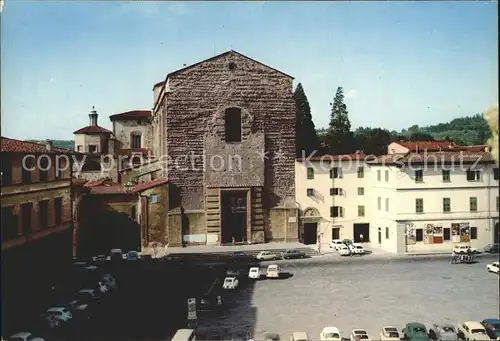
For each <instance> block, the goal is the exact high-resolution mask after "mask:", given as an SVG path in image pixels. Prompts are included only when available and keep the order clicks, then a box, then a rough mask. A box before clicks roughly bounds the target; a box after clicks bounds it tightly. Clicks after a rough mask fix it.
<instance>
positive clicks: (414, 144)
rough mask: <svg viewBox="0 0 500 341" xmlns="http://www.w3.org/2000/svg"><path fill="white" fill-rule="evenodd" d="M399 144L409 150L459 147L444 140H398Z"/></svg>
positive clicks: (436, 149)
mask: <svg viewBox="0 0 500 341" xmlns="http://www.w3.org/2000/svg"><path fill="white" fill-rule="evenodd" d="M396 143H397V144H399V145H400V146H403V147H405V148H407V149H408V150H409V151H410V152H416V151H424V150H427V151H442V150H443V151H444V150H450V151H451V150H457V149H460V148H459V147H458V146H457V145H456V144H455V143H454V142H451V141H446V140H437V141H398V142H396Z"/></svg>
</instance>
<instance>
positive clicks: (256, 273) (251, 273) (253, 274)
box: [248, 267, 260, 279]
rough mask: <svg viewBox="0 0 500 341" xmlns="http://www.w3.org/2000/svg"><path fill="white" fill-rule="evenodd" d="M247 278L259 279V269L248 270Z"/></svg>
mask: <svg viewBox="0 0 500 341" xmlns="http://www.w3.org/2000/svg"><path fill="white" fill-rule="evenodd" d="M248 278H250V279H259V278H260V268H257V267H253V268H250V270H248Z"/></svg>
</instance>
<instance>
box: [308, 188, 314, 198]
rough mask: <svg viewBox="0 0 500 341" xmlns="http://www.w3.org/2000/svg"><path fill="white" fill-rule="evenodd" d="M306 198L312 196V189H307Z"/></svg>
mask: <svg viewBox="0 0 500 341" xmlns="http://www.w3.org/2000/svg"><path fill="white" fill-rule="evenodd" d="M307 196H308V197H312V196H314V189H313V188H308V189H307Z"/></svg>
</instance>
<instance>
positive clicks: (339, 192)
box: [330, 188, 342, 195]
mask: <svg viewBox="0 0 500 341" xmlns="http://www.w3.org/2000/svg"><path fill="white" fill-rule="evenodd" d="M330 195H342V188H330Z"/></svg>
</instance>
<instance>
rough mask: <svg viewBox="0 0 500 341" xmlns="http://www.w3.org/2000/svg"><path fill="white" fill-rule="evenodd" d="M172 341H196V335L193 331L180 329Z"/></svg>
mask: <svg viewBox="0 0 500 341" xmlns="http://www.w3.org/2000/svg"><path fill="white" fill-rule="evenodd" d="M172 341H196V335H195V333H194V330H193V329H179V330H177V332H176V333H175V335H174V337H173V338H172Z"/></svg>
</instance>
